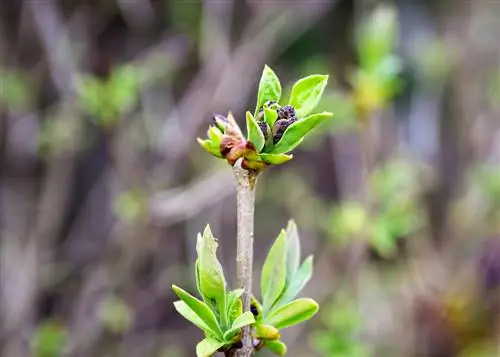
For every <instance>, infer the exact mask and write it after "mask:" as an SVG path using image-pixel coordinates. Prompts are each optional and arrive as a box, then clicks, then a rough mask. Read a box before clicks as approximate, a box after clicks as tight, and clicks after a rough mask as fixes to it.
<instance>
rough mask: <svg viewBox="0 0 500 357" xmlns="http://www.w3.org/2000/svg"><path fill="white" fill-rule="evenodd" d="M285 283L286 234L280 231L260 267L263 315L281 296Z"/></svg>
mask: <svg viewBox="0 0 500 357" xmlns="http://www.w3.org/2000/svg"><path fill="white" fill-rule="evenodd" d="M285 283H286V232H285V230H281V232H280V234H279V236H278V238H276V241H275V242H274V244H273V246H272V247H271V249H270V250H269V253H268V254H267V257H266V260H265V262H264V265H263V267H262V276H261V293H262V299H263V304H264V315H265V314H266V311H268V310H269V309H270V308H271V306H272V305H273V304H274V302H275V301H276V300H277V299H278V297H279V296H280V295H281V292H282V291H283V289H284V288H285Z"/></svg>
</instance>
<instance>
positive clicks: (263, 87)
mask: <svg viewBox="0 0 500 357" xmlns="http://www.w3.org/2000/svg"><path fill="white" fill-rule="evenodd" d="M280 98H281V84H280V80H279V78H278V76H277V75H276V73H274V71H273V70H272V69H271V68H270V67H269V66H267V65H265V66H264V70H263V71H262V76H261V77H260V82H259V92H258V94H257V106H256V108H255V114H254V115H257V112H258V110H259V108H260V107H262V106H263V105H264V103H266V102H267V101H269V100H273V101H275V102H278V101H279V100H280Z"/></svg>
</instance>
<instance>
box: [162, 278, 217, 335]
mask: <svg viewBox="0 0 500 357" xmlns="http://www.w3.org/2000/svg"><path fill="white" fill-rule="evenodd" d="M172 289H173V290H174V292H175V294H176V295H177V296H178V297H179V298H180V299H181V300H182V301H184V302H185V303H186V305H187V306H188V307H189V308H190V309H191V310H193V311H194V312H195V313H196V315H198V316H199V317H200V318H201V319H202V320H203V321H204V322H205V323H206V324H207V326H208V327H209V328H210V329H211V330H212V331H215V332H216V335H215V336H216V337H218V338H220V339H222V330H221V328H220V326H219V323H218V322H217V319H216V317H215V315H214V313H213V311H212V310H210V308H209V307H208V306H207V305H206V304H205V303H203V302H201V301H200V300H198V299H197V298H195V297H194V296H193V295H191V294H189V293H188V292H187V291H185V290H183V289H181V288H179V287H178V286H176V285H172Z"/></svg>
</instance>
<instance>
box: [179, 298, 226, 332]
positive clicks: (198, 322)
mask: <svg viewBox="0 0 500 357" xmlns="http://www.w3.org/2000/svg"><path fill="white" fill-rule="evenodd" d="M174 307H175V310H177V312H178V313H179V314H180V315H181V316H182V317H184V318H185V319H186V320H188V321H190V322H192V323H193V324H194V325H195V326H196V327H198V328H199V329H200V330H202V331H206V332H207V333H210V334H211V335H214V336H215V335H216V334H217V331H212V329H211V328H210V327H209V326H208V325H207V324H206V323H205V321H203V319H202V318H201V317H199V316H198V315H197V314H196V312H194V311H193V310H191V308H190V307H189V306H188V305H187V304H186V303H185V302H184V301H181V300H179V301H175V302H174Z"/></svg>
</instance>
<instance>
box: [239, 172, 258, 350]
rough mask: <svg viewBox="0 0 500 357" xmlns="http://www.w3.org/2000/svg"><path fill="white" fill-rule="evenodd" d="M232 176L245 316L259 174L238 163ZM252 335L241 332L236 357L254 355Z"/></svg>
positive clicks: (250, 277)
mask: <svg viewBox="0 0 500 357" xmlns="http://www.w3.org/2000/svg"><path fill="white" fill-rule="evenodd" d="M233 172H234V176H235V178H236V201H237V203H236V204H237V219H238V223H237V229H238V234H237V249H236V250H237V252H236V265H237V267H236V270H237V277H238V285H239V286H240V287H242V288H243V295H242V297H241V299H242V303H243V312H246V311H250V301H251V298H252V271H253V267H252V265H253V229H254V204H255V183H256V180H257V175H258V174H257V173H256V172H253V171H248V170H245V169H243V168H242V167H241V164H240V162H237V163H236V164H235V165H234V166H233ZM250 332H251V331H250V326H246V327H244V328H243V329H242V343H243V347H242V348H241V349H239V350H238V351H237V353H236V356H237V357H250V356H251V355H252V352H253V346H252V336H251V334H250Z"/></svg>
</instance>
